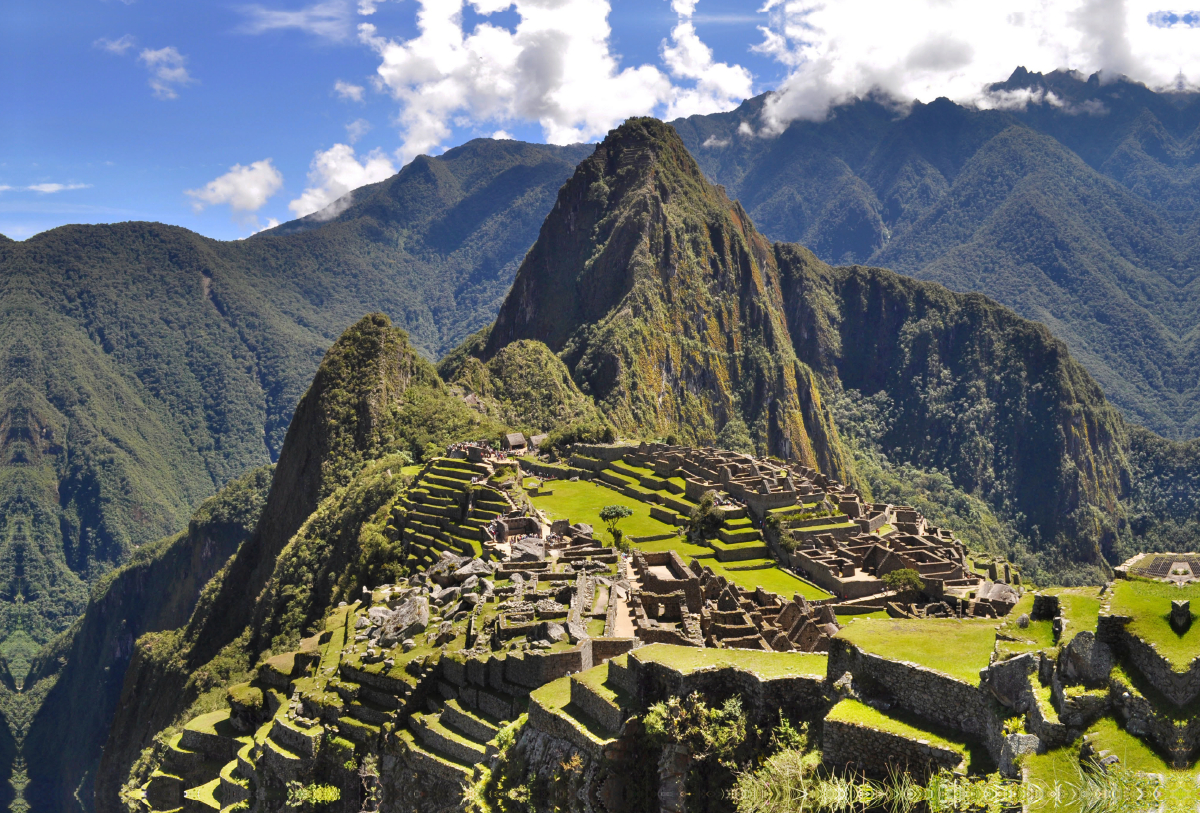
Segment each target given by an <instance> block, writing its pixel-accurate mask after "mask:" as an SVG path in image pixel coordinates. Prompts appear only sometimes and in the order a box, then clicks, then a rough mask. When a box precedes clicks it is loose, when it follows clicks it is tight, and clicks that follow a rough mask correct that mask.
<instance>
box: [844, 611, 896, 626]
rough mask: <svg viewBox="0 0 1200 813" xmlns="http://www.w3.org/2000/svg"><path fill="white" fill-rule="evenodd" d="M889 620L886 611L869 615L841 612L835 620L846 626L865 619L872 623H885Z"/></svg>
mask: <svg viewBox="0 0 1200 813" xmlns="http://www.w3.org/2000/svg"><path fill="white" fill-rule="evenodd" d="M889 618H891V616H890V615H888V614H887V610H873V611H871V612H869V613H842V612H839V613H837V619H838V623H839V624H847V623H849V622H851V621H855V620H867V619H870V620H872V621H874V620H883V621H886V620H888V619H889Z"/></svg>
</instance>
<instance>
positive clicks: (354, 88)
mask: <svg viewBox="0 0 1200 813" xmlns="http://www.w3.org/2000/svg"><path fill="white" fill-rule="evenodd" d="M365 91H366V88H364V87H363V86H362V85H352V84H350V83H349V82H343V81H342V80H341V79H339V80H337V81H336V82H334V83H333V92H334V93H336V94H337V95H339V96H341V97H342V98H343V99H349V100H350V101H352V102H361V101H362V100H363V93H364V92H365Z"/></svg>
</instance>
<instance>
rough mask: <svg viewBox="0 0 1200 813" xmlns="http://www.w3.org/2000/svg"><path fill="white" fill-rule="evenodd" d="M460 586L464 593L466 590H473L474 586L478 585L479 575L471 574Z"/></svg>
mask: <svg viewBox="0 0 1200 813" xmlns="http://www.w3.org/2000/svg"><path fill="white" fill-rule="evenodd" d="M461 586H462V589H463V592H464V593H465V592H467V591H468V590H474V589H475V588H476V587H478V586H479V577H478V576H472V577H471V578H469V579H467V580H466V581H465V582H463V583H462V585H461Z"/></svg>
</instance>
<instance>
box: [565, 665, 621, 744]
mask: <svg viewBox="0 0 1200 813" xmlns="http://www.w3.org/2000/svg"><path fill="white" fill-rule="evenodd" d="M607 677H608V669H607V668H606V667H604V666H598V667H594V668H593V669H589V670H588V671H587V672H582V673H580V674H577V675H572V676H571V703H572V704H573V705H575V706H577V707H578V708H579V709H581V710H582V711H583V713H584V714H586V715H587V716H588V717H590V718H591V719H592V720H595V721H596V722H597V723H599V724H600V726H601V728H603V729H604V730H605V731H607V732H608V733H609V734H612V735H614V736H615V735H616V734H618V733H620V731H621V726H622V725H623V724H624V722H625V716H626V711H625V709H630V710H631V709H632V707H633V703H632V702H630V700H629V696H628V695H627V694H626V693H625V692H624V691H623V690H622V689H619V688H617V687H615V686H612V685H610V684H608V683H607V680H606V679H607ZM622 706H624V709H623V708H622Z"/></svg>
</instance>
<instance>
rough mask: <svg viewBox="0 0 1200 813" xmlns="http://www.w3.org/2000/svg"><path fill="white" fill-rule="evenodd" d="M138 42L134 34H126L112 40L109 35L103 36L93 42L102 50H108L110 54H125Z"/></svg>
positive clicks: (94, 45)
mask: <svg viewBox="0 0 1200 813" xmlns="http://www.w3.org/2000/svg"><path fill="white" fill-rule="evenodd" d="M136 44H137V40H136V39H134V37H133V35H132V34H126V35H124V36H122V37H117V38H116V39H115V40H110V39H109V38H108V37H101V38H100V39H98V40H96V41H95V42H93V43H92V46H93V47H95V48H99V49H100V50H102V51H107V52H108V53H110V54H116V55H117V56H123V55H124V54H125V52H126V51H128V50H129V49H130V48H132V47H133V46H134V45H136Z"/></svg>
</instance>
